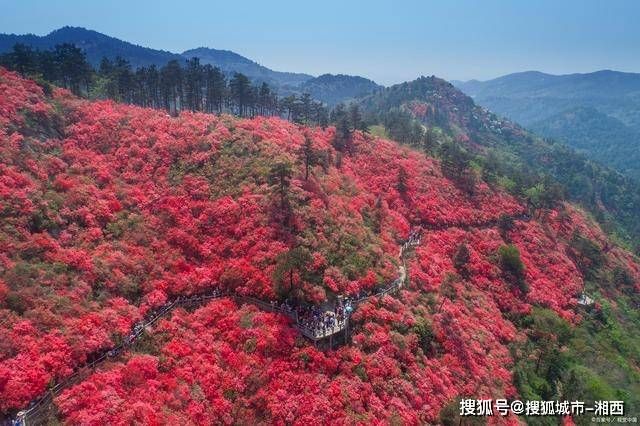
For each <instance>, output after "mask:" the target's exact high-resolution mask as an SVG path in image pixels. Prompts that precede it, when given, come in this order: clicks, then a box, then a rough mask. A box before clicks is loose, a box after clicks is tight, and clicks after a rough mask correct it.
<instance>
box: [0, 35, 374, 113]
mask: <svg viewBox="0 0 640 426" xmlns="http://www.w3.org/2000/svg"><path fill="white" fill-rule="evenodd" d="M16 43H22V44H25V45H28V46H31V47H33V48H34V49H40V50H47V49H52V48H53V47H55V46H56V45H57V44H62V43H71V44H75V45H76V46H78V47H80V48H81V49H82V50H84V52H85V53H86V55H87V60H88V61H89V62H90V63H91V64H92V65H93V66H98V65H99V64H100V61H101V60H102V58H103V57H106V58H109V59H114V58H116V57H118V56H119V57H121V58H124V59H126V60H127V61H129V63H130V64H131V66H132V67H133V68H134V69H135V68H137V67H141V66H149V65H156V66H158V67H160V66H163V65H165V64H166V63H167V62H169V61H171V60H177V61H180V62H183V61H185V60H186V59H189V58H192V57H198V58H200V62H201V63H202V64H211V65H215V66H217V67H219V68H220V69H221V70H222V71H223V72H224V73H225V74H227V75H231V74H233V73H234V72H240V73H242V74H245V75H246V76H247V77H249V78H251V79H252V80H254V81H256V82H267V83H269V84H270V85H272V86H274V87H276V88H277V89H279V92H280V93H282V94H290V93H297V92H300V91H301V90H305V91H308V92H309V93H311V94H312V95H313V96H314V98H316V99H318V100H321V101H323V102H326V103H327V104H329V105H332V104H335V103H336V102H339V101H342V100H344V99H347V98H352V97H355V96H359V95H362V94H364V92H365V91H370V90H373V89H375V88H377V87H379V86H378V85H377V84H376V83H375V82H373V81H371V80H368V79H365V78H363V77H356V76H348V75H342V74H340V75H330V74H326V75H323V76H321V77H319V78H314V76H312V75H309V74H303V73H294V72H281V71H274V70H272V69H269V68H267V67H265V66H263V65H260V64H258V63H257V62H255V61H252V60H251V59H249V58H246V57H244V56H242V55H239V54H237V53H235V52H232V51H229V50H219V49H212V48H208V47H198V48H195V49H189V50H186V51H184V52H182V53H174V52H168V51H165V50H158V49H151V48H148V47H143V46H139V45H136V44H133V43H129V42H127V41H123V40H119V39H117V38H114V37H110V36H107V35H105V34H101V33H99V32H97V31H92V30H88V29H85V28H79V27H63V28H60V29H58V30H55V31H52V32H51V33H49V34H47V35H46V36H37V35H33V34H25V35H16V34H0V53H6V52H9V51H11V49H12V48H13V46H14V45H15V44H16ZM303 84H304V85H303Z"/></svg>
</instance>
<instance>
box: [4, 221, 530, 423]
mask: <svg viewBox="0 0 640 426" xmlns="http://www.w3.org/2000/svg"><path fill="white" fill-rule="evenodd" d="M512 219H514V220H524V221H528V220H529V219H530V218H529V216H528V215H526V214H520V215H515V216H513V217H512ZM497 222H498V221H497V220H488V221H485V222H479V223H474V224H444V225H439V224H427V223H425V224H423V226H420V227H418V228H416V229H414V230H412V231H411V232H410V234H409V237H408V238H407V240H406V241H404V242H403V244H402V245H401V246H400V250H399V256H398V257H399V259H400V266H399V268H398V272H399V276H398V277H397V278H396V279H395V280H394V281H392V282H391V283H389V284H388V285H386V286H385V287H382V288H378V289H376V291H375V292H372V293H370V294H364V295H361V296H360V297H358V298H353V299H351V298H347V299H344V300H343V301H342V308H343V309H344V314H343V315H342V316H340V317H338V316H337V315H336V311H335V309H325V311H324V312H321V313H320V317H321V318H322V317H324V319H325V321H324V322H315V323H313V322H312V323H310V322H309V321H305V320H304V319H303V318H301V316H300V315H299V312H298V311H297V310H296V309H295V308H292V307H290V306H288V305H285V304H281V305H279V306H278V305H277V304H275V303H273V302H272V303H269V302H265V301H264V300H260V299H256V298H253V297H249V296H240V295H236V294H229V293H225V292H222V291H220V290H217V289H216V290H213V291H211V292H209V293H205V294H200V295H193V296H189V297H186V296H179V297H177V298H175V299H174V300H172V301H170V302H167V303H166V304H165V305H163V306H161V307H160V308H158V309H156V310H153V311H151V312H149V313H148V314H147V316H146V317H145V319H144V320H143V321H141V322H139V323H137V324H136V325H134V327H133V329H132V330H131V333H130V334H129V335H127V336H126V337H125V339H124V341H123V342H121V343H120V344H118V345H117V346H115V347H113V348H110V349H106V350H104V351H102V352H100V353H99V354H97V355H95V359H91V361H89V362H87V363H86V364H84V365H82V366H79V367H77V368H76V369H75V371H74V373H73V374H72V375H71V376H69V377H68V378H66V379H65V380H64V381H62V382H60V383H58V384H56V385H55V386H53V387H51V388H50V389H49V390H48V391H47V392H46V393H45V394H44V395H42V396H40V397H38V398H36V399H34V400H33V401H32V402H31V404H30V405H29V407H28V408H26V409H24V410H22V411H20V412H18V414H17V415H16V417H15V418H13V419H7V420H2V421H0V425H1V426H5V425H6V426H9V425H10V426H26V425H31V424H34V425H36V424H43V423H45V421H46V419H47V418H49V414H50V411H51V408H52V405H53V404H52V403H53V399H54V397H55V396H57V395H58V394H59V393H60V392H62V390H64V389H66V388H68V387H70V386H72V385H74V384H76V383H79V382H80V381H82V380H83V379H84V378H85V377H86V376H88V375H89V374H90V373H91V372H92V371H93V370H94V368H95V367H96V366H97V365H98V364H101V363H102V362H104V361H106V360H108V359H113V358H115V357H118V356H119V355H120V354H121V353H122V352H124V351H125V350H127V349H128V348H129V347H131V346H132V345H133V344H134V343H135V342H136V341H137V340H138V339H140V337H141V336H142V335H143V334H144V330H145V329H146V328H148V327H151V326H153V325H154V324H155V323H156V322H157V321H158V320H160V318H162V317H164V316H166V315H167V314H168V313H170V312H171V311H173V310H174V309H175V308H176V307H179V306H182V307H188V306H194V305H198V304H202V303H205V302H207V301H210V300H213V299H218V298H221V297H230V298H232V299H234V300H235V301H236V302H237V303H239V304H252V305H255V306H257V307H259V308H261V309H262V310H265V311H269V312H277V313H280V314H283V315H285V316H287V317H289V318H290V319H291V320H292V321H293V326H294V327H295V328H296V329H297V330H298V331H299V332H300V334H302V335H303V336H304V337H306V338H307V339H309V340H311V341H312V342H313V343H314V344H316V343H317V342H319V341H321V340H324V339H327V338H329V339H332V337H333V336H336V335H338V334H340V333H342V332H344V333H345V339H344V341H345V342H346V341H347V340H348V329H349V318H350V316H351V314H352V313H353V312H354V311H355V309H356V308H357V306H358V305H359V304H361V303H364V302H366V301H367V300H370V299H372V298H376V297H381V296H384V295H387V294H391V293H394V292H396V291H397V290H399V289H400V288H401V287H402V285H403V284H404V282H405V280H406V267H405V265H404V255H405V252H406V250H408V249H409V248H411V247H414V246H417V245H419V244H420V235H421V232H422V229H423V228H424V229H430V230H443V229H447V228H453V227H456V228H462V229H471V228H487V227H492V226H495V225H496V224H497ZM329 347H331V348H332V347H333V342H332V343H331V344H330V345H329ZM90 358H93V357H90Z"/></svg>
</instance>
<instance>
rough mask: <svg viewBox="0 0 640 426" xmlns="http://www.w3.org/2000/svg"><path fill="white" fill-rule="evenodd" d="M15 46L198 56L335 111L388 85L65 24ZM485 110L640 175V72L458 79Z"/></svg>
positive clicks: (141, 58)
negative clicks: (142, 42) (171, 48)
mask: <svg viewBox="0 0 640 426" xmlns="http://www.w3.org/2000/svg"><path fill="white" fill-rule="evenodd" d="M16 43H23V44H26V45H29V46H31V47H33V48H35V49H51V48H53V47H54V46H55V45H57V44H61V43H73V44H75V45H76V46H78V47H80V48H82V49H83V50H84V51H85V53H86V55H87V59H88V61H89V62H90V63H91V64H93V65H94V66H96V65H98V64H99V63H100V60H101V59H102V58H103V57H107V58H110V59H113V58H115V57H118V56H120V57H122V58H124V59H126V60H127V61H129V62H130V64H131V65H132V67H133V68H136V67H139V66H148V65H156V66H162V65H164V64H166V63H167V62H168V61H171V60H177V61H180V62H183V61H185V60H186V59H189V58H192V57H198V58H200V61H201V63H203V64H211V65H215V66H217V67H219V68H220V69H221V70H222V71H223V72H224V73H225V74H227V75H228V76H229V75H232V74H233V73H234V72H240V73H243V74H245V75H246V76H248V77H249V78H251V79H252V80H253V81H254V82H267V83H269V84H270V85H271V86H273V87H274V88H275V89H276V90H277V91H278V93H279V94H280V95H281V96H286V95H290V94H302V93H309V94H311V96H312V97H313V98H314V99H317V100H320V101H322V102H324V103H326V104H327V105H329V106H333V105H336V104H337V103H339V102H345V101H350V100H353V99H356V98H362V97H366V96H367V95H370V94H373V93H376V92H378V91H379V90H380V89H382V88H383V86H380V85H378V84H377V83H376V82H374V81H372V80H369V79H367V78H364V77H360V76H349V75H344V74H338V75H332V74H324V75H321V76H319V77H314V76H312V75H309V74H304V73H295V72H283V71H275V70H272V69H270V68H267V67H265V66H263V65H261V64H259V63H257V62H255V61H253V60H251V59H249V58H246V57H244V56H242V55H239V54H237V53H235V52H232V51H229V50H220V49H213V48H208V47H198V48H195V49H190V50H187V51H185V52H182V53H174V52H168V51H164V50H158V49H151V48H147V47H143V46H139V45H135V44H132V43H129V42H126V41H123V40H119V39H117V38H114V37H110V36H107V35H104V34H101V33H99V32H96V31H92V30H87V29H84V28H78V27H63V28H60V29H58V30H55V31H52V32H51V33H49V34H48V35H46V36H36V35H33V34H27V35H14V34H0V53H4V52H8V51H10V50H11V49H12V47H13V46H14V45H15V44H16ZM453 83H454V85H456V86H457V87H458V88H460V89H461V90H462V91H463V92H465V93H466V94H468V95H470V96H471V97H472V98H473V99H474V100H475V101H476V103H477V104H478V105H481V106H484V107H487V108H489V109H490V110H491V111H493V112H495V113H497V114H500V115H504V116H506V117H508V118H510V119H512V120H514V121H516V122H518V123H520V124H522V125H524V126H525V127H527V128H529V129H531V130H533V131H535V132H537V133H539V134H540V135H542V136H546V137H551V138H555V139H558V140H560V141H562V142H564V143H566V144H568V145H569V146H571V147H573V148H575V149H577V150H578V151H580V152H582V153H584V154H585V155H587V156H588V157H589V158H592V159H594V160H597V161H599V162H602V163H604V164H607V165H609V166H611V167H613V168H615V169H617V170H619V171H620V172H622V173H625V174H627V175H628V176H631V177H634V178H640V166H638V165H639V164H640V149H638V148H640V74H634V73H623V72H617V71H609V70H605V71H597V72H593V73H587V74H569V75H551V74H545V73H542V72H538V71H528V72H521V73H515V74H509V75H506V76H503V77H500V78H496V79H493V80H489V81H477V80H470V81H467V82H460V81H454V82H453Z"/></svg>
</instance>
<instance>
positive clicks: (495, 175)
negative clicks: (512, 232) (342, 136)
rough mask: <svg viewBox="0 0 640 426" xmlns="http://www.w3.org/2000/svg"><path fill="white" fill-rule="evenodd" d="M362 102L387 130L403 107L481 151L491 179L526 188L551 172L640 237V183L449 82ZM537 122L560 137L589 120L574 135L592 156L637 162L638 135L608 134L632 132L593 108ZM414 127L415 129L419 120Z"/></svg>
mask: <svg viewBox="0 0 640 426" xmlns="http://www.w3.org/2000/svg"><path fill="white" fill-rule="evenodd" d="M359 102H360V105H361V106H362V109H363V110H364V112H365V114H367V115H368V116H370V117H374V120H377V121H378V123H379V124H380V125H384V127H385V129H384V130H385V131H387V132H388V131H389V130H390V129H389V124H397V119H398V117H399V116H398V111H400V112H401V113H404V114H405V115H408V116H410V117H411V118H412V120H414V121H415V122H417V123H419V125H421V126H424V127H426V128H428V129H430V130H432V131H434V134H435V138H436V139H437V140H439V142H440V143H442V142H446V141H450V140H456V141H459V142H460V143H461V144H462V145H463V146H465V147H466V149H467V150H468V151H469V152H472V153H474V155H476V156H477V160H476V161H478V162H480V163H481V164H483V167H484V168H485V171H484V172H483V173H484V174H485V175H486V176H488V179H489V180H491V179H496V180H498V181H502V182H506V186H507V187H511V188H512V190H514V191H516V192H518V193H519V192H521V191H522V190H523V189H525V190H526V188H527V187H528V186H530V185H531V184H532V182H535V179H531V176H546V175H548V176H550V177H551V178H552V179H553V180H555V181H556V182H558V183H560V184H562V186H563V187H564V190H565V191H566V192H567V196H568V198H569V199H571V200H572V201H574V202H576V203H580V204H582V205H583V206H584V207H585V208H587V209H588V210H590V211H591V212H592V214H593V215H594V217H596V218H597V219H598V220H599V221H601V223H603V224H605V227H607V228H608V229H609V230H612V229H614V228H615V227H616V225H614V223H618V224H621V225H622V228H619V230H617V231H616V232H618V231H619V235H625V234H626V235H632V236H633V237H632V238H634V239H635V238H638V237H639V236H640V188H639V187H638V185H637V182H636V181H634V180H633V179H631V178H629V177H626V176H623V175H622V174H620V173H617V172H616V171H614V170H612V169H610V168H608V167H603V166H601V165H600V164H598V163H596V162H593V161H590V160H589V159H588V158H585V156H584V155H582V154H580V153H578V152H576V151H574V150H573V149H571V148H568V147H567V146H566V145H563V144H559V143H556V142H554V141H553V140H545V139H543V138H540V137H538V136H536V135H535V134H534V133H531V132H530V131H528V130H526V129H524V128H522V127H521V126H520V125H518V124H516V123H515V122H513V121H511V120H508V119H505V118H502V117H500V116H498V115H496V114H494V113H492V112H491V111H489V110H488V109H487V108H484V107H482V106H480V105H478V104H476V103H475V102H474V100H473V99H472V98H471V97H469V96H467V95H465V94H464V93H463V92H461V91H460V90H459V89H457V88H456V87H454V86H453V85H452V84H451V83H449V82H447V81H445V80H442V79H439V78H437V77H434V76H431V77H420V78H419V79H417V80H414V81H410V82H405V83H401V84H397V85H394V86H390V87H387V88H384V89H382V90H379V91H378V92H376V93H375V94H372V95H369V96H367V97H364V98H362V99H360V100H359ZM392 119H393V120H392ZM394 120H395V121H394ZM612 121H613V122H612ZM572 122H575V123H573V124H572ZM535 126H537V127H539V128H540V129H542V130H543V131H547V132H549V133H553V134H555V135H557V136H560V137H562V136H564V134H563V132H565V131H566V128H573V129H576V130H577V129H581V128H582V127H583V126H588V127H589V128H588V129H584V128H582V130H580V132H578V131H576V133H575V135H572V137H576V138H579V139H580V140H582V141H583V142H584V144H585V145H584V146H586V147H588V151H589V152H590V156H592V157H596V156H598V155H602V156H607V155H610V156H611V158H617V159H618V160H619V161H620V163H621V164H622V165H624V166H626V167H632V166H633V164H632V163H631V162H629V161H626V160H625V159H624V156H625V155H628V156H629V157H630V158H633V155H635V156H636V158H637V151H638V150H637V148H635V150H636V152H635V153H634V152H633V150H634V149H633V148H630V147H632V146H636V147H637V140H636V142H635V143H636V145H632V143H634V142H631V139H632V137H631V136H628V137H627V138H622V139H621V140H613V139H611V140H610V139H607V138H608V136H607V134H609V133H611V132H616V131H618V132H621V134H624V131H626V130H621V128H620V126H622V128H624V129H628V127H627V126H626V125H624V124H622V122H620V121H616V119H615V118H611V117H609V116H607V115H606V114H603V113H600V112H598V111H596V110H595V109H592V108H587V107H584V108H580V109H574V110H572V111H571V112H569V111H567V112H566V113H565V115H564V116H559V115H557V114H554V115H553V116H548V118H547V119H546V121H545V122H544V125H543V124H535ZM571 126H573V127H571ZM406 127H407V128H408V129H411V128H412V127H413V125H407V126H406ZM389 134H390V135H392V132H389ZM397 139H399V140H401V138H397ZM408 139H409V140H408V141H407V143H411V138H410V137H409V138H408ZM601 141H604V142H601ZM421 143H424V141H415V142H414V144H415V145H416V146H417V147H420V144H421ZM606 144H610V146H608V147H607V146H606ZM426 149H428V148H426ZM584 151H587V149H584ZM636 167H637V166H636ZM518 186H520V187H521V189H519V190H518V189H517V187H518ZM611 219H613V221H612V220H611Z"/></svg>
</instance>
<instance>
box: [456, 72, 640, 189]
mask: <svg viewBox="0 0 640 426" xmlns="http://www.w3.org/2000/svg"><path fill="white" fill-rule="evenodd" d="M453 83H454V84H455V85H456V86H457V87H458V88H460V89H461V90H462V91H464V92H465V93H467V94H468V95H469V96H471V97H472V98H474V100H475V101H476V102H477V103H478V104H480V105H483V106H485V107H487V108H489V109H490V110H492V111H494V112H496V113H498V114H501V115H504V116H506V117H509V118H511V119H512V120H514V121H517V122H518V123H520V124H522V125H524V126H526V127H528V128H530V129H532V130H535V131H536V132H538V133H540V134H541V135H543V136H548V137H554V138H559V139H561V140H562V141H563V142H566V143H567V144H568V145H570V146H572V147H574V148H577V149H579V150H580V151H582V152H584V153H585V154H586V155H588V156H590V157H591V158H594V159H596V160H599V161H602V162H604V163H606V164H609V165H611V166H613V167H615V168H617V169H619V170H621V171H623V172H625V173H627V174H629V175H632V176H635V177H637V178H640V150H639V149H638V147H639V145H640V74H635V73H624V72H618V71H609V70H604V71H597V72H593V73H587V74H568V75H551V74H545V73H541V72H537V71H528V72H522V73H516V74H509V75H506V76H503V77H499V78H496V79H494V80H488V81H477V80H471V81H467V82H460V81H454V82H453Z"/></svg>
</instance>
